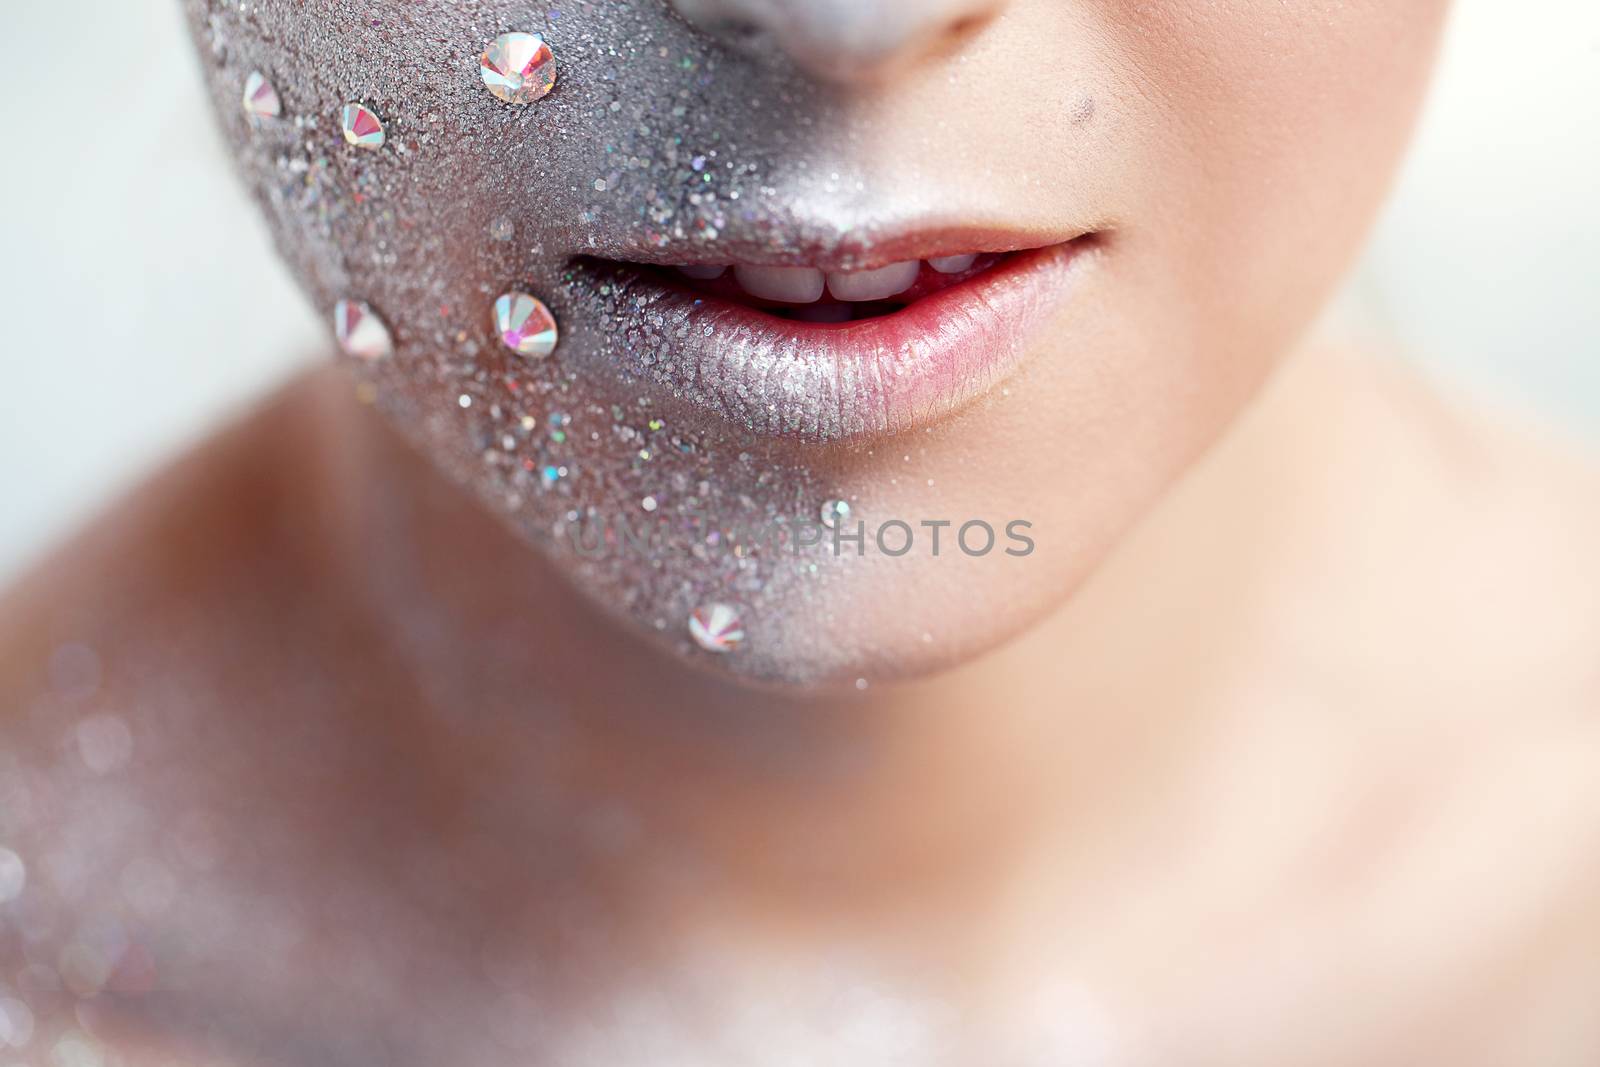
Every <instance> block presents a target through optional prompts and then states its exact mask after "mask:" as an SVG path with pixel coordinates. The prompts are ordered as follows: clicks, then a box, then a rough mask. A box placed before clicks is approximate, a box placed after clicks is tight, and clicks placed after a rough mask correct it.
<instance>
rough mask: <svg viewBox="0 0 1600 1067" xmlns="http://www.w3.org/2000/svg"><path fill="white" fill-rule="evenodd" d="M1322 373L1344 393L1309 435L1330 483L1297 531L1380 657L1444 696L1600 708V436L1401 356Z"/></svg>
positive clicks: (1361, 646) (1326, 587)
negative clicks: (1463, 387)
mask: <svg viewBox="0 0 1600 1067" xmlns="http://www.w3.org/2000/svg"><path fill="white" fill-rule="evenodd" d="M1330 376H1331V377H1330ZM1310 384H1311V385H1312V386H1313V387H1324V388H1327V389H1328V390H1329V391H1330V392H1333V393H1335V394H1337V395H1338V397H1339V399H1338V400H1337V401H1335V402H1334V403H1332V404H1331V405H1329V407H1328V413H1327V414H1326V415H1325V416H1319V417H1318V418H1317V419H1316V420H1315V421H1312V422H1309V423H1308V425H1307V427H1306V428H1305V429H1304V430H1302V431H1301V437H1302V439H1305V438H1313V437H1320V438H1321V439H1320V440H1315V441H1310V442H1308V443H1305V444H1303V445H1302V446H1301V447H1305V448H1308V449H1315V450H1316V451H1317V455H1318V460H1317V464H1316V467H1317V471H1318V473H1317V474H1316V475H1315V478H1316V480H1317V482H1318V484H1317V485H1316V487H1315V488H1314V490H1312V491H1311V492H1310V494H1309V495H1310V496H1311V497H1312V499H1313V503H1311V504H1310V505H1308V506H1307V507H1306V508H1305V509H1304V510H1303V512H1302V514H1301V515H1300V516H1299V519H1300V522H1299V526H1298V528H1297V529H1296V530H1295V536H1296V537H1297V538H1299V539H1300V540H1301V541H1302V542H1303V543H1306V544H1310V545H1312V546H1313V548H1312V550H1313V551H1314V552H1315V553H1316V554H1317V559H1318V560H1319V563H1320V565H1321V568H1322V570H1323V572H1324V574H1325V581H1324V583H1323V584H1322V586H1321V587H1320V588H1321V589H1322V590H1323V592H1324V593H1325V594H1326V598H1327V602H1328V603H1329V604H1331V605H1332V606H1333V608H1334V609H1335V610H1337V611H1338V612H1339V613H1340V619H1341V623H1342V625H1343V626H1344V629H1345V632H1346V633H1347V634H1349V635H1350V636H1351V641H1352V643H1353V644H1354V646H1355V647H1356V648H1357V649H1358V650H1361V651H1364V653H1365V654H1366V661H1367V662H1366V665H1368V666H1374V667H1378V666H1381V665H1382V662H1380V661H1383V662H1387V663H1388V664H1389V668H1390V669H1391V671H1392V673H1393V674H1394V675H1396V676H1405V677H1406V678H1408V679H1409V680H1410V681H1411V682H1412V683H1413V684H1414V685H1416V686H1424V685H1434V686H1437V687H1438V689H1437V690H1436V694H1437V695H1438V696H1439V697H1441V698H1443V697H1445V696H1446V695H1453V696H1456V697H1459V698H1460V699H1463V700H1468V701H1470V702H1474V703H1477V702H1482V703H1485V704H1490V705H1494V706H1498V707H1502V708H1507V709H1509V708H1513V707H1521V708H1527V707H1530V706H1533V705H1539V706H1547V707H1561V708H1574V709H1581V708H1585V707H1587V708H1590V709H1592V710H1594V711H1595V712H1596V713H1597V714H1600V552H1597V551H1596V546H1597V545H1600V462H1597V461H1596V458H1595V455H1594V452H1595V450H1594V448H1593V447H1592V446H1591V445H1588V444H1586V443H1584V442H1582V441H1577V440H1565V439H1563V438H1562V437H1561V435H1560V434H1558V433H1557V432H1555V431H1553V430H1551V429H1549V428H1547V427H1545V426H1543V425H1541V424H1540V423H1539V422H1538V421H1537V420H1535V419H1533V418H1530V417H1527V416H1525V415H1520V414H1517V413H1513V412H1508V411H1506V410H1503V409H1497V408H1496V406H1494V405H1493V404H1492V403H1489V402H1485V401H1484V400H1483V399H1482V398H1469V397H1467V396H1465V395H1463V394H1462V393H1460V392H1457V391H1453V390H1452V389H1450V388H1449V387H1448V386H1442V385H1441V384H1440V383H1438V382H1435V381H1433V380H1431V379H1429V378H1427V377H1425V376H1423V375H1422V374H1420V373H1419V372H1417V371H1415V370H1413V369H1411V368H1410V367H1408V366H1407V365H1405V364H1404V363H1401V362H1399V361H1395V360H1379V359H1373V358H1370V357H1364V358H1350V359H1343V360H1336V361H1335V363H1334V365H1333V367H1332V369H1330V370H1324V371H1322V372H1319V377H1318V379H1317V380H1314V381H1313V382H1311V383H1310ZM1303 466H1304V465H1303ZM1414 691H1415V692H1418V693H1420V692H1425V691H1426V690H1421V689H1418V690H1414ZM1596 721H1600V718H1597V719H1596Z"/></svg>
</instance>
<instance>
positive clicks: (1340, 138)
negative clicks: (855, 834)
mask: <svg viewBox="0 0 1600 1067" xmlns="http://www.w3.org/2000/svg"><path fill="white" fill-rule="evenodd" d="M185 4H186V7H187V9H188V12H189V14H190V17H191V23H192V25H193V28H194V32H195V37H196V40H197V42H198V44H199V46H200V50H201V54H202V58H203V60H204V62H205V65H206V69H207V73H208V85H209V88H210V91H211V92H212V93H213V95H214V97H215V99H216V101H217V104H218V106H219V108H220V109H221V113H222V115H223V119H224V121H223V128H224V131H225V135H226V137H227V138H228V139H229V142H230V145H231V147H232V150H233V151H234V153H235V154H236V156H237V158H238V160H239V161H240V165H241V167H242V170H243V172H244V174H245V176H246V179H247V181H248V182H249V183H250V184H251V185H252V187H253V189H254V191H255V193H256V195H257V197H258V199H259V201H260V202H261V203H262V204H263V205H264V206H265V209H266V211H267V214H268V217H269V219H270V221H271V224H272V226H273V227H274V229H275V231H276V235H277V238H278V242H279V245H280V247H281V249H282V250H283V252H284V254H285V255H286V257H287V258H288V260H289V262H290V263H291V265H292V266H293V268H294V269H295V270H296V272H297V273H298V275H299V277H300V279H301V281H302V283H303V285H304V287H305V289H306V290H307V291H308V292H309V294H310V295H311V297H312V298H313V299H314V300H315V301H316V302H317V304H318V305H319V307H321V308H322V309H324V310H325V311H326V312H327V314H328V315H329V317H330V320H332V321H334V323H335V329H336V331H337V336H338V338H339V340H340V343H341V346H342V347H343V349H344V351H345V353H346V357H347V359H348V361H349V363H350V364H351V366H352V367H353V368H354V371H355V373H356V374H357V375H358V376H359V379H360V382H361V387H362V388H363V389H364V390H366V391H368V392H369V393H370V395H371V396H372V397H374V398H375V400H376V402H377V404H378V405H379V406H380V407H381V408H382V409H383V410H384V411H385V412H387V413H388V414H389V415H390V416H391V417H392V418H393V420H394V421H395V422H396V424H397V425H398V426H399V427H400V428H401V429H402V430H403V431H404V432H405V433H407V434H408V435H409V436H411V437H412V438H413V439H414V440H415V441H416V442H418V443H419V444H420V446H421V447H422V448H423V450H424V451H425V452H426V453H427V454H428V455H429V456H430V457H432V458H433V459H434V460H435V461H436V463H437V464H438V465H439V466H440V467H441V468H442V469H443V470H445V471H446V472H447V473H448V474H450V475H451V476H452V477H454V478H456V479H457V480H459V481H460V482H462V483H463V484H465V485H466V486H468V487H470V488H471V489H472V490H473V491H474V492H475V493H476V494H477V495H478V496H479V497H480V498H481V499H482V501H483V502H484V504H485V505H486V506H487V507H488V508H490V509H491V510H493V511H494V512H495V513H497V514H499V515H501V516H503V517H504V519H505V520H506V521H507V522H508V523H509V524H510V525H511V526H512V527H513V528H514V529H515V530H516V531H518V532H519V533H520V534H521V535H522V536H523V537H524V538H525V539H526V540H527V541H528V542H529V543H530V544H531V545H532V546H534V547H535V548H536V549H537V550H538V551H540V552H543V553H546V554H547V555H549V556H550V557H552V558H553V559H554V560H555V561H556V562H557V563H558V565H559V567H560V569H561V570H562V571H563V572H565V573H566V574H568V575H570V577H571V580H572V581H573V582H575V583H576V584H577V585H578V587H579V588H580V589H581V590H582V591H584V592H585V593H586V594H588V595H589V596H590V597H592V599H593V601H594V602H595V603H596V604H597V605H600V606H603V607H604V608H605V609H606V610H609V611H612V612H614V613H615V614H616V615H617V617H618V618H619V620H621V622H622V623H623V624H624V625H628V626H633V627H638V628H639V629H641V630H642V631H645V632H647V633H651V634H654V635H656V637H657V639H658V640H659V641H660V642H662V643H664V644H665V645H667V646H668V647H670V648H673V649H675V650H676V651H678V652H679V653H681V654H682V655H683V656H685V657H690V658H692V659H695V660H698V661H701V662H703V663H704V664H706V665H708V666H710V667H712V668H714V669H719V670H724V671H727V672H729V673H731V674H733V675H736V676H739V677H743V678H747V679H750V680H752V681H761V682H773V683H779V684H787V685H815V684H833V683H840V682H848V681H851V680H854V679H856V678H858V677H869V678H874V679H882V678H890V677H903V676H908V675H915V674H918V673H921V672H925V671H928V670H931V669H935V668H938V667H942V666H945V665H948V664H950V663H953V662H956V661H958V660H960V659H962V658H964V657H967V656H970V655H973V654H976V653H977V652H979V651H982V650H983V649H985V648H987V647H990V646H992V645H993V644H994V643H996V642H998V641H1000V640H1002V639H1003V638H1005V637H1006V636H1008V635H1010V634H1012V633H1014V632H1016V631H1017V630H1019V629H1020V628H1022V627H1025V626H1027V625H1029V624H1030V623H1031V622H1033V621H1035V620H1037V619H1038V618H1039V617H1040V616H1041V615H1043V614H1044V613H1046V612H1048V611H1050V610H1052V609H1053V608H1054V607H1056V606H1058V605H1059V604H1061V603H1062V602H1063V601H1064V600H1065V599H1066V598H1068V597H1069V596H1070V595H1071V593H1072V591H1073V590H1074V589H1075V588H1076V587H1077V585H1078V584H1079V583H1081V582H1082V581H1083V579H1084V578H1085V576H1086V575H1088V574H1089V573H1090V572H1091V571H1092V570H1093V569H1094V567H1095V566H1096V565H1097V563H1098V562H1099V561H1100V560H1101V558H1102V557H1103V556H1104V555H1105V553H1106V552H1107V550H1108V549H1109V548H1110V547H1111V546H1112V545H1113V544H1115V542H1116V541H1117V539H1118V538H1119V536H1121V534H1122V533H1123V532H1124V531H1125V530H1126V529H1127V528H1128V526H1129V525H1130V524H1131V523H1132V522H1133V521H1134V520H1135V519H1136V518H1137V517H1138V516H1139V515H1140V514H1141V513H1142V512H1143V511H1145V510H1146V509H1147V508H1149V507H1150V506H1151V504H1152V502H1153V501H1155V500H1156V499H1157V498H1159V496H1160V495H1161V494H1162V492H1163V491H1164V490H1165V488H1166V487H1167V486H1168V485H1169V484H1170V483H1171V482H1172V480H1173V479H1174V478H1175V477H1176V476H1177V475H1178V474H1180V473H1181V472H1182V471H1183V470H1184V468H1185V467H1186V466H1187V465H1188V464H1190V463H1191V462H1192V461H1193V460H1194V458H1195V457H1196V456H1197V455H1198V454H1199V452H1200V451H1201V450H1203V449H1204V448H1205V447H1206V446H1207V445H1208V444H1209V443H1210V442H1211V441H1213V440H1214V439H1215V438H1216V437H1217V436H1218V434H1219V433H1221V432H1222V430H1223V429H1224V428H1225V427H1226V425H1227V424H1228V423H1229V421H1230V420H1231V419H1232V418H1233V417H1234V416H1235V415H1236V413H1237V412H1238V411H1239V409H1240V408H1241V407H1242V406H1243V405H1244V404H1245V403H1246V401H1247V400H1248V399H1249V397H1250V396H1251V394H1252V393H1253V392H1254V391H1255V389H1256V388H1257V387H1258V386H1259V384H1260V383H1261V381H1262V380H1263V378H1264V377H1265V376H1266V374H1267V373H1268V372H1269V370H1270V369H1271V367H1272V365H1273V363H1274V361H1275V360H1276V359H1277V358H1278V357H1279V356H1280V355H1281V354H1282V353H1283V352H1284V351H1285V350H1286V348H1287V347H1288V346H1289V345H1291V344H1292V342H1293V340H1294V338H1295V336H1296V334H1297V333H1298V332H1299V331H1300V330H1301V329H1303V328H1304V326H1305V324H1306V322H1307V321H1308V320H1309V318H1310V317H1311V316H1312V315H1313V314H1314V313H1315V311H1316V309H1317V307H1318V305H1319V303H1320V302H1321V301H1322V300H1323V299H1324V297H1325V296H1326V293H1327V291H1328V289H1329V288H1330V287H1331V286H1332V285H1333V283H1334V281H1335V279H1336V277H1337V275H1338V273H1339V272H1340V270H1341V269H1342V267H1343V266H1344V264H1345V263H1346V262H1347V260H1348V259H1349V257H1350V256H1351V254H1352V253H1353V251H1354V249H1355V247H1356V245H1357V243H1358V241H1359V238H1360V235H1361V232H1362V230H1363V228H1364V227H1365V225H1366V224H1367V222H1368V220H1369V216H1370V215H1371V214H1372V212H1373V210H1374V207H1375V205H1376V203H1377V201H1378V199H1379V198H1380V196H1381V193H1382V189H1383V187H1384V185H1385V183H1386V181H1387V179H1388V176H1389V171H1390V168H1391V165H1392V163H1393V160H1394V159H1395V157H1396V156H1397V155H1398V153H1399V150H1400V148H1401V145H1402V143H1403V139H1404V133H1405V130H1406V127H1407V126H1408V124H1409V120H1410V117H1411V114H1412V112H1413V110H1414V108H1415V104H1416V101H1417V98H1418V96H1419V95H1420V90H1421V85H1422V80H1423V75H1424V71H1425V68H1426V66H1427V59H1428V56H1429V54H1430V52H1431V48H1432V44H1433V39H1434V35H1435V32H1436V28H1437V23H1438V21H1439V19H1440V16H1441V8H1442V0H1415V2H1400V3H1397V2H1394V0H1355V2H1344V3H1337V4H1335V3H1325V2H1323V0H1289V2H1271V3H1268V2H1265V0H1228V2H1224V3H1219V4H1210V5H1205V7H1204V8H1203V10H1201V9H1196V8H1195V6H1194V5H1187V4H1157V5H1149V4H1141V5H1131V4H1123V3H1117V2H1112V0H1013V2H1011V3H1009V4H1003V3H999V2H998V0H997V2H996V3H995V4H994V5H993V7H992V10H990V9H984V10H982V11H979V12H978V14H979V15H982V16H984V17H983V18H967V17H966V16H968V15H971V14H972V13H971V12H966V13H965V14H964V23H963V25H964V27H965V26H966V23H967V22H970V23H971V25H970V27H968V28H964V29H963V31H962V32H961V33H960V34H956V35H952V36H951V37H950V39H948V40H943V39H941V40H938V41H935V42H932V43H928V44H925V45H924V46H922V47H921V48H920V50H918V51H916V52H915V53H914V54H907V55H905V56H903V57H900V58H901V59H902V60H903V61H902V62H897V63H895V64H893V65H892V66H888V67H886V68H885V69H884V70H883V71H881V72H880V71H873V72H870V76H869V73H868V72H865V71H862V72H860V73H861V75H862V76H860V77H853V76H852V71H851V69H850V64H849V62H842V63H841V62H839V61H837V60H838V57H833V58H834V60H835V62H833V63H832V64H831V65H830V66H829V68H828V70H827V72H826V74H819V73H818V72H817V71H816V70H813V69H808V68H807V67H806V66H805V65H804V64H799V63H791V62H789V61H788V59H787V57H786V56H785V55H784V54H783V51H782V49H781V47H780V48H778V49H777V50H776V51H775V52H767V53H756V54H751V53H746V52H741V51H738V50H736V49H734V48H730V47H729V46H728V45H727V44H726V43H725V42H723V41H718V40H713V39H711V38H709V37H707V36H705V35H703V33H702V32H701V29H700V28H698V27H696V26H695V25H693V24H691V23H689V22H687V21H685V20H683V19H682V18H681V17H679V15H678V14H677V13H675V12H674V11H672V10H669V8H668V7H667V6H666V5H665V3H664V2H661V3H658V2H657V0H642V2H621V0H618V2H595V3H589V4H573V5H566V4H563V5H561V10H560V11H559V12H557V11H555V10H553V9H552V10H549V11H545V10H542V9H529V8H527V7H526V6H525V5H521V4H515V3H509V2H504V0H485V2H483V3H479V4H461V5H417V4H413V3H409V2H405V0H363V2H361V3H355V2H354V0H324V2H322V3H318V4H314V5H311V4H303V3H300V2H298V0H264V2H262V3H259V4H252V5H239V4H235V3H232V2H224V0H185ZM865 6H867V7H872V6H873V5H872V4H870V3H869V4H866V5H865ZM979 6H980V7H982V5H979ZM890 7H891V8H892V7H893V5H890ZM913 7H914V5H913ZM897 17H900V16H899V15H897V14H896V13H895V11H894V10H889V11H887V12H886V13H884V18H885V19H887V20H889V22H890V23H892V22H893V20H894V19H895V18H897ZM905 17H910V16H909V15H908V16H905ZM873 32H887V31H886V30H884V29H883V28H882V27H879V28H878V29H877V30H876V31H873ZM824 40H825V38H824ZM781 43H782V42H781V41H780V42H779V44H780V45H781ZM847 58H848V57H847ZM529 610H530V611H533V610H537V606H536V605H529Z"/></svg>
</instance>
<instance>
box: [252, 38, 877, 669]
mask: <svg viewBox="0 0 1600 1067" xmlns="http://www.w3.org/2000/svg"><path fill="white" fill-rule="evenodd" d="M478 66H479V75H480V77H481V79H482V81H483V85H484V88H485V89H487V90H488V92H489V93H490V94H491V95H493V96H494V97H495V98H496V99H497V100H500V101H502V102H503V103H505V104H509V105H512V106H514V107H526V106H528V105H530V104H533V103H535V102H537V101H539V100H541V99H543V98H544V97H545V96H547V95H549V93H550V92H551V91H552V90H553V89H554V88H555V84H556V63H555V56H554V53H553V52H552V51H551V48H550V46H549V45H548V44H547V43H546V42H545V40H544V39H543V38H542V37H541V36H540V35H539V34H536V33H503V34H501V35H499V36H497V37H495V38H494V39H493V40H491V41H488V42H487V43H486V44H485V45H484V47H483V51H482V53H481V55H480V56H479V63H478ZM241 103H242V106H243V109H244V112H245V114H246V116H247V117H248V119H249V121H250V123H251V125H252V126H254V127H258V128H266V127H268V126H270V125H272V124H273V123H275V122H276V121H277V120H279V119H281V118H283V115H284V105H283V98H282V97H281V96H280V95H279V93H278V90H277V87H276V86H274V85H273V83H272V82H271V81H270V80H269V79H268V77H267V75H266V74H264V73H263V72H261V71H251V72H250V73H249V75H248V77H247V78H246V79H245V83H244V87H243V93H242V96H241ZM338 128H339V131H340V133H341V134H342V136H343V138H344V140H345V142H346V144H347V145H348V146H349V147H350V148H351V149H355V150H359V151H363V152H373V153H377V152H381V151H382V150H383V149H384V147H385V145H386V143H387V140H388V135H387V131H386V130H385V127H384V121H383V119H382V118H381V117H380V116H379V114H378V112H377V111H376V110H375V109H374V108H373V107H370V106H368V105H367V104H364V103H361V102H359V101H354V100H352V101H349V102H348V103H346V104H344V105H343V107H342V108H341V109H340V111H339V123H338ZM515 232H516V230H515V224H514V222H513V221H512V220H511V219H509V218H505V217H503V216H502V217H497V218H496V219H495V220H494V222H493V224H492V225H491V226H490V235H491V237H492V238H493V239H494V240H496V241H506V240H510V239H511V237H512V236H514V234H515ZM489 317H490V322H491V326H492V328H493V330H494V332H495V336H496V337H498V338H499V340H500V342H501V344H502V345H504V346H505V348H506V349H508V350H509V351H511V352H512V353H514V354H515V355H516V356H518V357H519V358H521V359H525V360H530V361H531V360H545V359H548V358H549V357H550V356H551V355H552V354H553V353H554V351H555V349H556V345H557V342H558V340H559V338H560V330H559V328H558V326H557V323H556V319H555V316H554V315H553V314H552V313H551V311H550V308H549V307H548V306H546V304H545V303H544V301H542V300H540V299H539V298H538V297H536V296H534V295H532V294H530V293H528V292H525V291H523V290H522V289H521V288H511V289H509V290H508V291H507V292H504V293H503V294H501V295H500V296H499V297H498V298H497V299H496V300H495V302H494V305H493V308H492V311H491V314H490V316H489ZM333 329H334V337H335V339H336V340H337V342H338V345H339V348H340V350H341V351H343V352H344V353H345V355H347V356H349V357H350V358H352V359H355V360H359V361H361V362H364V363H375V362H378V361H381V360H384V359H387V358H389V357H391V356H393V355H394V352H395V335H394V334H393V332H392V331H391V329H390V327H389V325H388V323H387V322H386V321H385V320H384V318H383V316H382V315H380V314H379V313H378V312H377V311H376V310H375V309H374V308H373V307H372V306H371V305H370V304H368V303H365V302H363V301H361V300H357V299H351V298H345V299H341V300H339V301H338V302H337V303H336V304H335V305H334V308H333ZM466 399H467V398H466V397H463V400H466ZM463 406H465V405H463ZM556 432H561V431H556ZM565 475H566V468H565V467H558V466H551V467H550V468H548V474H547V475H546V476H544V477H547V484H550V483H553V482H554V481H557V480H559V479H560V478H562V477H564V476H565ZM641 506H642V507H643V508H644V509H645V510H646V511H654V510H655V508H656V506H657V505H656V499H655V497H653V496H647V497H645V498H644V500H643V501H642V502H641ZM849 515H850V505H849V504H848V503H846V502H845V501H843V500H829V501H827V502H826V503H825V504H824V505H823V506H822V509H821V518H822V521H823V523H824V524H825V525H827V526H829V527H836V526H837V525H839V524H840V523H842V522H843V521H844V520H845V519H846V518H848V516H849ZM687 623H688V625H687V629H688V636H689V637H690V639H691V640H692V642H693V644H694V645H695V646H697V647H699V648H700V649H702V650H704V651H705V652H708V653H712V654H714V655H727V654H729V653H732V652H734V651H736V650H738V649H739V648H740V647H741V646H742V645H743V644H744V641H745V626H744V621H743V618H742V617H741V614H740V612H739V610H738V609H737V608H736V607H734V606H733V605H731V604H728V603H724V602H722V601H717V600H710V601H707V602H704V603H702V604H700V605H699V606H698V607H696V608H695V609H694V610H693V611H692V612H691V613H690V615H689V618H688V620H687Z"/></svg>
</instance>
